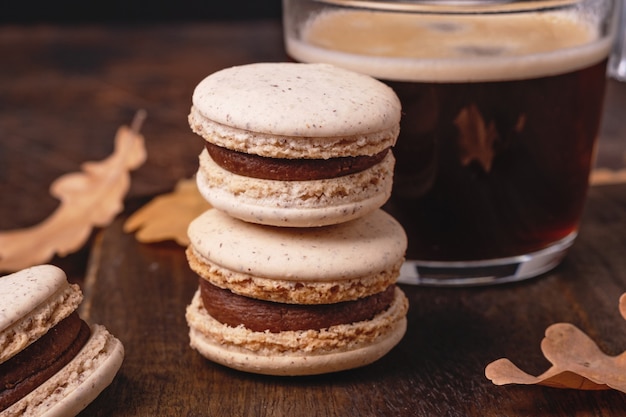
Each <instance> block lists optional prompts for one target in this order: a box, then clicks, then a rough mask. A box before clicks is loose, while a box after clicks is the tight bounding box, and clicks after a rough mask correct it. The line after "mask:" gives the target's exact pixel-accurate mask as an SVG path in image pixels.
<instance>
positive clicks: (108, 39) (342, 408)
mask: <svg viewBox="0 0 626 417" xmlns="http://www.w3.org/2000/svg"><path fill="white" fill-rule="evenodd" d="M0 57H2V63H1V65H0V196H1V198H0V230H7V229H14V228H20V227H26V226H28V225H31V224H34V223H37V222H39V221H41V220H42V219H44V218H45V217H46V216H47V215H49V213H51V212H52V210H53V209H54V208H55V207H56V205H57V204H58V202H57V201H56V200H55V199H54V198H52V197H51V196H50V195H49V193H48V187H49V185H50V183H51V182H52V181H53V180H54V179H55V178H57V177H58V176H60V175H62V174H65V173H68V172H74V171H77V170H79V169H80V165H81V163H83V162H85V161H89V160H95V161H97V160H101V159H103V158H105V157H106V156H108V155H109V154H110V153H111V151H112V148H113V137H114V135H115V131H116V129H117V127H118V126H119V125H120V124H125V123H130V121H131V120H132V118H133V116H134V114H135V112H136V111H137V110H138V109H140V108H143V109H145V110H146V111H147V113H148V118H147V119H146V121H145V124H144V127H143V129H142V133H143V134H144V136H145V138H146V147H147V150H148V160H147V161H146V163H145V164H144V165H143V166H142V167H141V168H139V169H138V170H137V171H135V172H133V174H132V186H131V189H130V191H129V193H128V195H127V198H126V200H125V207H124V211H123V212H122V213H121V214H120V215H119V216H118V217H116V219H115V220H114V222H113V223H112V224H111V225H108V226H107V227H104V228H98V229H96V230H94V232H93V234H92V236H91V238H90V241H89V242H88V244H87V245H85V247H84V248H82V249H81V250H80V251H78V252H77V253H74V254H71V255H69V256H67V257H65V258H54V259H53V260H52V262H53V263H55V264H57V265H59V266H61V267H62V268H63V269H65V270H66V271H67V273H68V275H69V276H70V280H72V281H74V282H78V283H79V284H80V285H81V286H82V288H83V290H84V292H85V301H84V302H83V305H82V308H81V315H82V316H83V317H84V318H85V319H87V320H88V321H90V322H97V323H101V324H104V325H105V326H106V327H107V328H108V329H109V330H110V331H111V332H112V333H113V334H115V335H116V336H117V337H118V338H120V340H122V342H123V343H124V346H125V348H126V358H125V361H124V364H123V365H122V368H121V370H120V372H119V374H118V375H117V377H116V379H115V380H114V382H113V384H111V386H110V387H109V388H107V389H106V390H105V391H104V392H103V393H102V394H101V395H100V396H99V397H98V398H97V399H96V400H95V401H94V402H93V403H92V404H91V405H90V406H89V407H88V408H87V409H86V410H85V411H84V413H83V414H82V415H84V416H156V415H163V416H204V415H210V416H249V415H253V416H262V415H267V416H292V417H293V416H295V417H299V416H303V417H304V416H312V415H314V416H347V415H350V416H455V417H456V416H458V417H466V416H624V415H626V395H625V394H623V393H620V392H616V391H602V392H583V391H574V390H557V389H550V388H542V387H534V386H530V387H527V386H507V387H496V386H494V385H493V384H492V383H491V382H490V381H488V380H487V379H486V378H485V376H484V368H485V366H486V365H487V364H488V363H489V362H491V361H493V360H495V359H498V358H500V357H503V356H506V357H509V358H510V359H512V360H513V361H514V362H515V363H516V364H518V365H519V366H520V367H522V369H525V370H527V371H528V372H530V373H533V374H538V373H540V372H543V371H544V370H545V369H547V367H548V366H549V364H548V363H547V361H546V360H545V359H544V358H543V356H542V355H541V352H540V349H539V344H540V341H541V339H542V337H543V333H544V331H545V329H546V328H547V327H548V326H549V325H551V324H553V323H556V322H570V323H573V324H575V325H577V326H579V327H580V328H581V329H582V330H583V331H584V332H586V333H587V334H589V335H590V336H591V337H592V338H593V339H594V340H596V341H597V342H598V344H599V346H600V347H601V349H603V350H604V351H605V352H607V353H609V354H613V355H615V354H618V353H621V352H623V351H625V350H626V323H625V321H624V319H623V318H622V317H620V315H619V313H618V307H617V302H618V298H619V296H620V295H621V294H622V293H623V292H626V256H625V254H626V185H625V184H616V185H604V186H594V187H593V188H592V190H591V192H590V199H589V202H588V205H587V208H586V211H585V216H584V219H583V222H582V225H581V230H580V237H579V239H578V240H577V242H576V243H575V245H574V247H573V248H572V251H571V253H570V254H569V256H568V257H567V258H566V260H565V261H564V263H563V264H562V265H561V266H559V267H558V268H557V269H555V270H554V271H551V272H549V273H547V274H545V275H543V276H541V277H539V278H537V279H534V280H529V281H526V282H522V283H518V284H511V285H504V286H498V287H485V288H465V289H443V288H421V287H411V286H406V285H405V286H403V289H404V290H405V291H406V293H407V295H408V297H409V299H410V305H411V307H410V310H409V314H408V320H409V329H408V332H407V334H406V336H405V338H404V339H403V340H402V342H401V343H400V344H399V345H398V346H397V348H395V349H394V350H393V351H392V352H391V353H390V354H389V355H388V356H386V357H384V358H383V359H381V360H380V361H378V362H376V363H375V364H373V365H371V366H368V367H365V368H362V369H358V370H353V371H347V372H342V373H338V374H333V375H323V376H317V377H304V378H272V377H264V376H257V375H250V374H246V373H242V372H236V371H233V370H230V369H227V368H224V367H221V366H218V365H216V364H213V363H211V362H209V361H207V360H205V359H204V358H202V357H201V356H200V355H198V354H197V353H196V352H194V351H193V350H191V349H190V348H189V347H188V337H187V331H188V329H187V325H186V323H185V319H184V310H185V307H186V305H187V304H188V303H189V301H190V300H191V296H192V294H193V292H194V290H195V288H196V287H197V277H196V276H195V275H194V274H193V273H192V272H191V271H190V270H189V268H188V266H187V264H186V261H185V257H184V253H183V248H181V247H179V246H177V245H175V244H172V243H171V242H165V243H162V244H150V245H148V244H141V243H138V242H137V241H136V240H135V238H134V236H133V235H129V234H125V233H123V231H122V224H123V222H124V221H125V219H126V218H127V217H128V216H129V215H130V214H131V213H132V212H134V211H135V210H136V209H137V208H138V207H140V206H141V205H143V204H145V203H146V202H147V201H149V200H150V199H151V198H152V197H154V196H156V195H158V194H161V193H164V192H168V191H170V190H171V189H172V188H173V186H174V184H175V183H176V181H178V180H179V179H181V178H188V177H190V176H191V175H192V174H193V173H194V172H195V170H196V169H197V163H198V162H197V155H198V153H199V152H200V150H201V148H202V140H201V139H200V138H198V137H197V136H196V135H195V134H193V133H192V132H191V131H190V129H189V126H188V124H187V119H186V117H187V114H188V111H189V107H190V100H191V93H192V91H193V88H194V86H195V85H196V84H197V82H198V81H199V80H201V79H202V78H203V77H204V76H206V75H207V74H209V73H211V72H213V71H216V70H219V69H221V68H224V67H227V66H231V65H238V64H244V63H249V62H258V61H278V60H283V59H285V56H284V51H283V47H282V39H281V24H280V21H279V20H278V19H275V18H272V19H261V20H250V21H239V22H232V21H211V22H195V23H189V22H185V23H180V22H170V23H155V24H150V25H136V24H129V23H126V24H119V23H116V24H110V23H90V24H81V25H59V24H52V23H45V24H32V25H15V24H6V25H0ZM624 109H626V84H623V83H617V82H615V81H611V82H610V83H609V89H608V95H607V114H606V117H605V120H604V123H603V127H602V132H601V139H600V147H599V163H600V164H601V165H603V166H612V167H614V168H615V169H620V168H622V167H623V163H624V149H625V148H626V145H625V142H626V127H625V125H624V114H625V113H624ZM36 244H37V242H33V245H36Z"/></svg>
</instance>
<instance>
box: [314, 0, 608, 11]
mask: <svg viewBox="0 0 626 417" xmlns="http://www.w3.org/2000/svg"><path fill="white" fill-rule="evenodd" d="M313 1H314V2H316V3H323V4H328V5H333V6H339V7H346V8H354V9H362V10H376V11H386V12H413V13H443V14H446V13H449V14H475V13H494V14H496V13H527V12H537V11H549V10H558V9H564V8H568V7H571V6H575V5H577V4H581V3H584V2H585V1H586V0H313ZM607 1H609V0H607Z"/></svg>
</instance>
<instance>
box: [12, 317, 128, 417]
mask: <svg viewBox="0 0 626 417" xmlns="http://www.w3.org/2000/svg"><path fill="white" fill-rule="evenodd" d="M123 359H124V347H123V345H122V343H121V342H120V341H119V340H118V339H116V338H115V337H114V336H112V335H111V334H110V333H109V332H108V331H107V330H106V329H105V328H104V327H103V326H100V325H94V326H92V334H91V337H90V338H89V340H88V341H87V344H86V345H85V346H84V347H83V349H82V350H81V351H80V352H79V353H78V355H76V357H75V358H74V359H73V360H72V361H71V362H70V363H68V364H67V365H66V366H65V367H64V368H63V369H61V370H60V371H59V372H57V373H56V374H55V375H54V376H53V377H52V378H50V379H48V380H47V381H46V382H45V383H44V384H42V385H40V386H39V387H37V388H36V389H35V390H34V391H32V392H31V393H30V394H28V395H27V396H26V397H24V398H22V399H21V400H20V401H18V402H16V403H15V404H13V405H12V406H11V407H9V408H8V409H6V410H5V411H4V412H5V413H7V415H20V416H24V417H31V416H32V417H35V416H45V417H56V416H58V417H64V416H65V417H67V416H74V415H76V414H78V413H79V412H80V411H81V410H83V409H84V408H85V407H86V406H87V405H89V403H91V402H92V401H93V400H94V399H95V398H96V397H97V396H98V395H99V394H100V393H101V392H102V391H103V390H104V389H105V388H106V387H107V386H108V385H109V384H111V382H112V381H113V378H114V377H115V375H116V374H117V372H118V370H119V368H120V366H121V364H122V361H123Z"/></svg>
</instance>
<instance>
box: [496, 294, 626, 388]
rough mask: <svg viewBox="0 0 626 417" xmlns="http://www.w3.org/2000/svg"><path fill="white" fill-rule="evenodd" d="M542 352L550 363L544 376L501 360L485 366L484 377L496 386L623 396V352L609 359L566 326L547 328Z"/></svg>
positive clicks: (625, 302)
mask: <svg viewBox="0 0 626 417" xmlns="http://www.w3.org/2000/svg"><path fill="white" fill-rule="evenodd" d="M619 309H620V313H621V315H622V317H623V318H624V319H626V294H623V295H622V296H621V297H620V304H619ZM541 351H542V352H543V354H544V356H545V357H546V359H548V361H550V363H552V367H550V368H549V369H548V370H547V371H546V372H544V373H543V374H541V375H539V376H537V377H534V376H532V375H529V374H527V373H526V372H524V371H522V370H521V369H519V368H518V367H517V366H515V365H514V364H513V363H512V362H511V361H510V360H508V359H506V358H503V359H498V360H497V361H495V362H492V363H490V364H489V365H487V368H486V369H485V375H486V376H487V378H488V379H490V380H491V381H492V382H493V383H494V384H496V385H506V384H538V385H546V386H551V387H556V388H573V389H580V390H603V389H609V388H613V389H616V390H619V391H622V392H626V352H624V353H622V354H620V355H618V356H609V355H607V354H605V353H604V352H602V351H601V350H600V349H599V348H598V346H597V345H596V344H595V343H594V342H593V340H591V339H590V338H589V337H588V336H587V335H586V334H585V333H583V332H582V331H581V330H580V329H578V328H577V327H576V326H574V325H572V324H569V323H557V324H553V325H552V326H550V327H548V329H547V330H546V336H545V338H544V339H543V340H542V342H541Z"/></svg>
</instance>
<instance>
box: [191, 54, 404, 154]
mask: <svg viewBox="0 0 626 417" xmlns="http://www.w3.org/2000/svg"><path fill="white" fill-rule="evenodd" d="M192 103H193V106H192V109H191V113H190V115H189V123H190V126H191V128H192V129H193V130H194V131H195V132H196V133H198V134H199V135H201V136H202V137H204V139H205V140H207V141H209V142H211V143H214V144H216V145H219V146H222V147H226V148H229V149H233V150H237V151H241V152H246V153H254V154H258V155H261V156H267V157H274V158H284V157H287V158H311V159H325V158H332V157H337V156H349V155H352V156H354V155H373V154H375V153H378V152H380V151H382V150H384V149H386V148H388V147H390V146H393V144H395V140H396V138H397V135H398V132H399V122H400V114H401V111H400V110H401V106H400V101H399V99H398V97H397V96H396V94H395V93H394V92H393V90H392V89H391V88H389V87H388V86H386V85H385V84H383V83H381V82H380V81H378V80H375V79H374V78H372V77H369V76H366V75H362V74H358V73H355V72H352V71H347V70H344V69H341V68H337V67H334V66H331V65H327V64H298V63H257V64H249V65H242V66H237V67H231V68H227V69H224V70H221V71H218V72H216V73H213V74H211V75H209V76H208V77H206V78H205V79H204V80H202V81H201V82H200V83H199V84H198V85H197V86H196V88H195V90H194V93H193V96H192Z"/></svg>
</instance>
